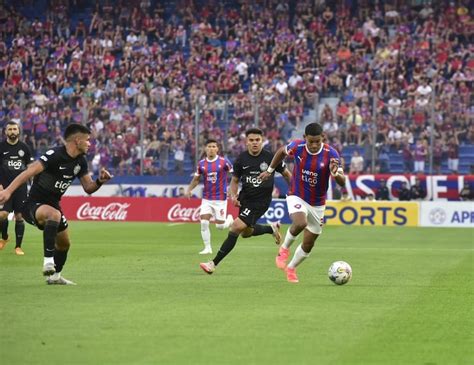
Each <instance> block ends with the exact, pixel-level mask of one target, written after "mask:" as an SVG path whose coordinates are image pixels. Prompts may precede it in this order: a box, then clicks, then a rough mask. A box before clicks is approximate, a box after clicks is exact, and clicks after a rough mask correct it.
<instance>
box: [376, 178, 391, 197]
mask: <svg viewBox="0 0 474 365" xmlns="http://www.w3.org/2000/svg"><path fill="white" fill-rule="evenodd" d="M375 198H376V199H377V200H390V193H389V191H388V188H387V182H386V181H385V179H380V187H379V188H378V189H377V193H376V194H375Z"/></svg>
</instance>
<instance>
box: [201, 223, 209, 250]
mask: <svg viewBox="0 0 474 365" xmlns="http://www.w3.org/2000/svg"><path fill="white" fill-rule="evenodd" d="M201 237H202V241H203V242H204V248H206V249H211V231H210V229H209V221H208V220H205V219H203V220H201Z"/></svg>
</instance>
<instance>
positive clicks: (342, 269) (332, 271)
mask: <svg viewBox="0 0 474 365" xmlns="http://www.w3.org/2000/svg"><path fill="white" fill-rule="evenodd" d="M328 276H329V279H330V280H331V281H332V282H333V283H334V284H337V285H344V284H346V283H348V282H349V281H350V280H351V278H352V268H351V265H349V264H348V263H347V262H345V261H336V262H333V263H332V264H331V266H330V267H329V270H328Z"/></svg>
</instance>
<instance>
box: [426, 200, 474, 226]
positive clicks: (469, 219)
mask: <svg viewBox="0 0 474 365" xmlns="http://www.w3.org/2000/svg"><path fill="white" fill-rule="evenodd" d="M420 225H421V226H422V227H462V228H474V202H446V201H431V202H421V203H420Z"/></svg>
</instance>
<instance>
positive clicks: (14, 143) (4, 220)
mask: <svg viewBox="0 0 474 365" xmlns="http://www.w3.org/2000/svg"><path fill="white" fill-rule="evenodd" d="M5 136H6V139H5V140H4V141H3V142H1V143H0V188H3V187H4V186H5V187H6V186H8V185H9V184H10V183H11V182H12V181H13V179H14V178H15V177H17V176H18V175H20V174H21V173H22V172H23V171H24V170H25V169H26V166H27V165H28V164H30V163H31V162H32V161H33V158H32V156H31V152H30V148H29V147H28V145H27V144H26V143H23V142H21V141H20V127H19V126H18V124H17V123H15V122H7V123H6V124H5ZM27 193H28V188H27V186H26V183H25V184H23V185H22V186H20V187H19V188H18V190H17V191H15V193H14V194H13V195H12V196H11V198H10V199H9V200H8V201H7V202H5V204H4V205H3V206H2V205H0V231H1V234H2V237H1V239H0V250H3V248H4V247H5V245H6V244H7V242H8V214H9V213H11V212H14V214H15V240H16V245H15V254H17V255H19V256H22V255H24V254H25V253H24V252H23V250H22V248H21V244H22V242H23V234H24V233H25V222H24V221H23V217H22V215H21V212H20V210H21V207H22V205H23V201H25V200H26V196H27Z"/></svg>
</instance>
